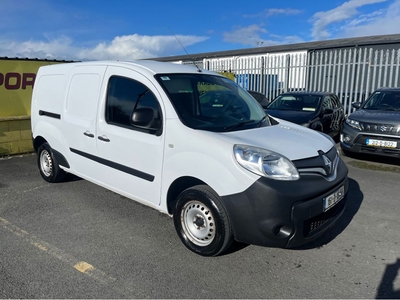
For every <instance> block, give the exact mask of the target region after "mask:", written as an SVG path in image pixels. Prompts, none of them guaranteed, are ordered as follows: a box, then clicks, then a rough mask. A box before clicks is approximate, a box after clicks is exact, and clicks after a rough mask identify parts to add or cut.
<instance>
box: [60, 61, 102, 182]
mask: <svg viewBox="0 0 400 300" xmlns="http://www.w3.org/2000/svg"><path fill="white" fill-rule="evenodd" d="M106 69H107V67H106V66H101V65H100V66H76V67H74V68H73V69H72V70H71V71H70V72H69V76H68V83H67V84H68V90H67V95H66V99H65V104H64V109H63V120H62V121H63V122H62V124H63V125H62V126H63V134H64V136H65V151H66V152H67V153H68V154H67V155H68V161H69V163H70V165H71V168H72V169H73V170H74V172H75V173H76V174H77V175H80V176H82V175H85V176H88V177H89V178H95V176H96V175H97V174H98V172H99V169H98V166H97V164H95V163H94V162H93V161H91V160H89V159H87V158H85V157H83V156H81V155H78V154H77V151H78V152H79V151H83V152H85V153H88V154H89V155H96V154H97V144H96V141H97V129H96V118H97V109H98V105H99V101H100V90H101V86H102V82H103V77H104V72H105V70H106Z"/></svg>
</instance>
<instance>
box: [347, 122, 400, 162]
mask: <svg viewBox="0 0 400 300" xmlns="http://www.w3.org/2000/svg"><path fill="white" fill-rule="evenodd" d="M367 139H375V140H384V141H391V142H397V147H396V148H383V147H375V146H368V145H367V143H366V141H367ZM340 147H341V148H342V149H343V150H344V151H348V152H353V153H365V154H373V155H380V156H387V157H400V136H393V135H386V134H377V133H371V132H364V131H360V130H356V129H354V128H352V127H351V126H349V125H347V124H344V125H343V128H342V132H341V134H340Z"/></svg>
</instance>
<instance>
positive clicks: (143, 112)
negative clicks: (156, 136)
mask: <svg viewBox="0 0 400 300" xmlns="http://www.w3.org/2000/svg"><path fill="white" fill-rule="evenodd" d="M154 117H155V116H154V109H152V108H150V107H143V108H138V109H135V111H134V112H133V113H132V117H131V123H132V125H134V126H137V127H141V128H148V129H150V126H151V125H152V123H153V121H154Z"/></svg>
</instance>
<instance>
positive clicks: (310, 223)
mask: <svg viewBox="0 0 400 300" xmlns="http://www.w3.org/2000/svg"><path fill="white" fill-rule="evenodd" d="M345 205H346V198H344V199H342V200H341V201H340V202H339V203H338V204H336V205H335V206H334V207H332V208H331V209H330V210H328V211H327V212H324V213H321V214H319V215H317V216H315V217H313V218H311V219H308V220H305V221H304V230H303V233H304V236H305V237H307V236H309V235H312V234H313V232H314V231H315V230H317V229H318V228H320V227H321V226H322V225H324V224H325V222H327V221H329V220H331V219H332V218H335V217H336V216H337V215H338V214H339V213H340V212H341V211H342V210H343V209H344V206H345Z"/></svg>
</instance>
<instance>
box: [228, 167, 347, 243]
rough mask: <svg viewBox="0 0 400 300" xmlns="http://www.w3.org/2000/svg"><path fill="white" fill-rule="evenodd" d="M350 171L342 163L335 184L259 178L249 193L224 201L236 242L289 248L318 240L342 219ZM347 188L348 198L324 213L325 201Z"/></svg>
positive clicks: (318, 180)
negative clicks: (337, 191)
mask: <svg viewBox="0 0 400 300" xmlns="http://www.w3.org/2000/svg"><path fill="white" fill-rule="evenodd" d="M347 172H348V171H347V167H346V165H345V164H344V162H343V161H342V160H341V159H340V161H339V165H338V174H337V177H336V179H335V180H333V181H327V180H326V179H325V178H324V177H323V176H318V175H302V176H301V178H300V179H299V180H297V181H286V182H285V181H277V180H271V179H268V178H264V177H262V178H260V179H259V180H258V181H256V182H255V183H254V184H253V185H252V186H251V187H250V188H248V189H247V190H246V191H244V192H242V193H239V194H235V195H229V196H224V197H222V199H223V201H224V204H225V206H226V208H227V210H228V215H229V218H230V220H231V224H232V227H233V232H234V237H235V239H236V240H237V241H239V242H243V243H248V244H253V245H260V246H268V247H279V248H289V247H295V246H300V245H302V244H305V243H308V242H310V241H312V240H315V239H316V238H318V237H319V236H321V235H322V234H323V233H324V232H325V231H326V230H327V229H328V228H330V227H331V226H332V225H333V224H334V223H335V222H336V221H337V219H338V218H339V217H340V216H341V215H342V213H343V211H344V208H345V206H346V201H347V191H348V178H347ZM341 186H344V191H345V196H344V198H343V199H342V200H341V201H339V202H338V203H337V204H336V205H335V206H333V207H332V208H331V209H329V210H328V211H326V212H323V198H324V197H326V196H328V195H330V194H332V193H333V192H335V191H336V190H338V189H339V188H340V187H341Z"/></svg>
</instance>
